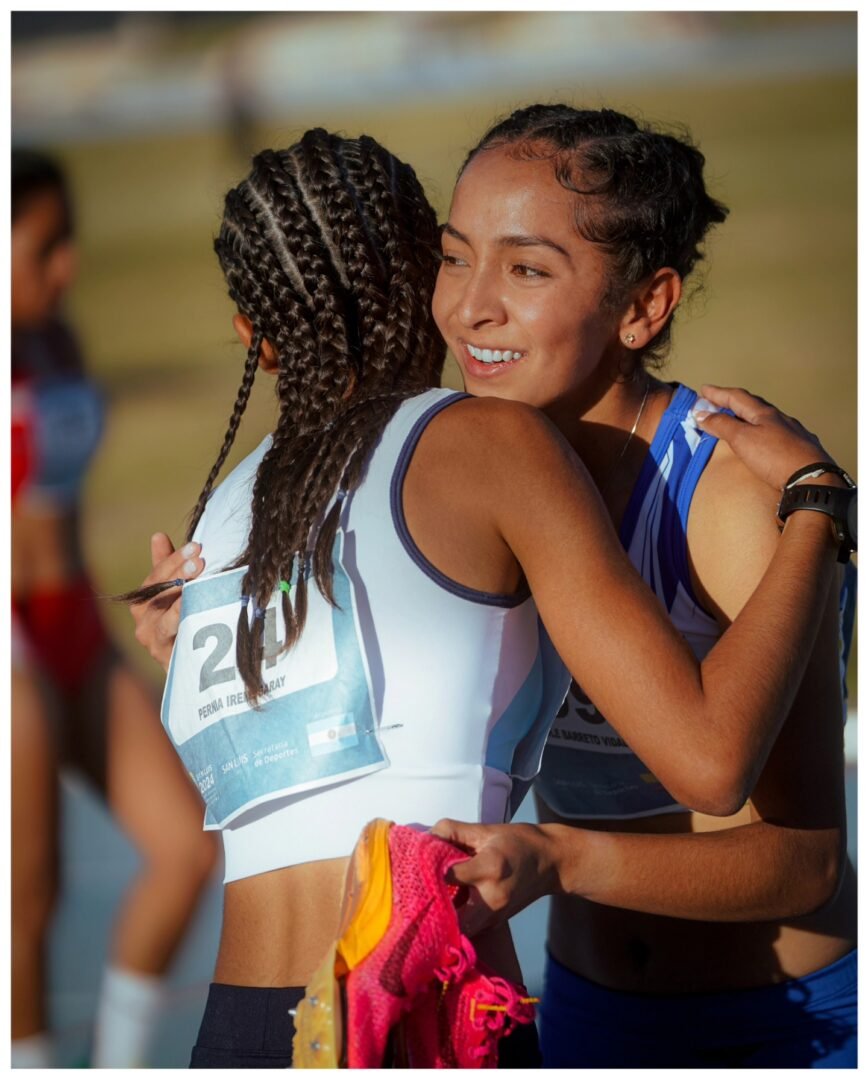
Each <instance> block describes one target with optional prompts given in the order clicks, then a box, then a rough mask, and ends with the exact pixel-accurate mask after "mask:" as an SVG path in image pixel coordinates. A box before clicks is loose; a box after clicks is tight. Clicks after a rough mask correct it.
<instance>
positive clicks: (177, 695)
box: [162, 560, 389, 829]
mask: <svg viewBox="0 0 868 1080" xmlns="http://www.w3.org/2000/svg"><path fill="white" fill-rule="evenodd" d="M243 578H244V569H243V568H242V569H238V570H227V571H225V572H223V573H222V574H215V575H213V576H212V577H206V578H201V579H199V580H196V581H191V582H189V583H188V584H187V585H185V586H184V591H183V594H182V599H181V623H180V626H179V628H178V636H177V639H176V641H175V648H174V651H173V653H172V660H171V664H170V666H169V674H168V679H167V681H166V688H165V691H164V694H163V705H162V720H163V726H164V727H165V729H166V731H167V733H168V735H169V737H170V738H171V740H172V743H173V744H174V746H175V749H176V750H177V752H178V754H179V755H180V757H181V759H182V760H183V762H184V765H185V767H186V769H187V772H188V773H189V774H190V776H191V778H192V780H193V782H194V783H195V784H196V786H197V787H198V789H199V791H200V793H201V795H202V798H203V799H204V800H205V806H206V812H205V828H206V829H219V828H222V827H223V826H225V825H227V824H228V823H229V822H230V821H232V820H233V819H234V818H236V817H237V816H238V815H239V814H241V813H243V812H244V811H245V810H248V809H250V808H252V807H254V806H257V805H259V804H261V803H264V802H267V801H269V800H271V799H277V798H280V797H281V796H285V795H291V794H294V793H297V792H302V791H311V790H313V789H315V788H319V787H324V786H325V785H327V784H334V783H338V782H340V781H345V780H350V779H353V778H354V777H358V776H364V775H366V774H367V773H370V772H373V771H375V770H377V769H382V768H384V767H385V766H387V765H388V764H389V762H388V759H387V757H386V754H385V752H384V750H383V747H382V744H381V742H380V739H379V736H378V734H377V730H376V721H375V713H374V705H373V693H372V690H371V682H370V675H369V672H368V668H367V663H366V659H365V655H364V650H363V647H362V644H361V634H360V632H359V628H358V621H357V613H356V606H355V599H354V596H353V589H352V585H351V583H350V581H349V578H348V577H347V575H346V572H345V570H344V569H343V566H342V565H341V564H340V562H339V561H338V560H335V573H334V594H335V600H336V601H337V605H338V606H337V607H334V608H333V607H332V606H331V605H330V604H329V603H328V602H327V601H326V600H325V599H324V598H323V596H322V595H321V593H320V591H319V589H317V588H316V586H315V584H314V583H313V582H312V581H309V582H308V594H307V595H308V611H307V621H306V623H305V628H304V632H303V634H302V636H301V639H300V640H299V641H298V642H297V643H296V644H295V645H294V646H293V647H292V648H291V649H290V650H289V651H288V652H281V648H282V645H283V640H284V622H283V616H282V611H281V602H280V592H279V591H278V592H275V593H274V595H273V596H272V598H271V600H270V602H269V604H268V607H267V609H266V614H265V621H264V651H265V658H264V660H263V665H262V677H263V681H264V683H265V685H266V686H267V688H268V693H267V695H265V696H264V697H263V698H261V699H260V705H259V707H258V708H255V709H254V708H253V707H252V706H251V704H250V702H249V701H248V699H247V693H246V690H245V687H244V682H243V680H242V679H241V677H240V675H239V674H238V669H237V667H236V663H235V638H236V629H237V624H238V615H239V611H240V607H241V582H242V580H243Z"/></svg>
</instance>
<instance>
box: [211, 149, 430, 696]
mask: <svg viewBox="0 0 868 1080" xmlns="http://www.w3.org/2000/svg"><path fill="white" fill-rule="evenodd" d="M437 241H438V234H437V222H436V216H435V214H434V211H433V210H432V209H431V207H430V205H429V204H428V202H427V200H426V199H425V195H424V192H423V191H422V188H421V186H420V185H419V182H418V180H417V179H416V176H415V174H414V173H413V171H412V169H410V168H409V167H408V166H406V165H404V164H403V163H402V162H399V161H398V160H397V159H396V158H393V156H392V155H390V154H389V153H388V152H387V151H386V150H384V149H383V148H382V147H381V146H379V144H378V143H376V142H375V141H374V140H373V139H368V138H365V137H363V138H361V139H342V138H339V137H338V136H335V135H330V134H329V133H328V132H325V131H323V130H322V129H314V130H312V131H309V132H307V133H306V134H305V135H304V136H303V137H302V139H301V140H300V141H299V142H298V143H297V144H295V145H294V146H292V147H290V148H288V149H287V150H283V151H271V150H267V151H264V152H263V153H261V154H258V155H257V156H256V157H255V158H254V160H253V168H252V170H251V173H250V175H249V176H248V177H247V179H246V180H245V181H243V182H242V183H241V184H239V185H238V187H236V188H235V189H233V191H231V192H230V193H229V194H228V195H227V198H226V206H225V212H224V220H223V224H222V226H221V229H220V235H219V236H218V240H217V241H216V242H215V249H216V251H217V255H218V257H219V259H220V263H221V266H222V267H223V271H224V275H225V277H226V281H227V286H228V288H229V293H230V296H231V298H232V299H233V300H234V302H235V303H236V305H237V307H238V310H239V311H240V312H241V313H242V314H243V315H245V316H246V317H247V318H248V319H250V321H251V323H252V325H253V326H254V328H255V330H256V333H257V334H259V335H261V337H262V339H263V340H267V341H268V342H269V344H270V345H271V346H272V348H273V349H274V351H275V354H276V356H277V367H278V370H277V395H278V400H279V405H280V410H279V415H278V420H277V424H276V427H275V430H274V433H273V437H272V443H271V446H270V447H269V449H268V450H267V452H266V454H265V455H264V457H263V459H262V461H261V462H260V465H259V468H258V470H257V474H256V478H255V480H254V484H253V491H252V498H251V528H250V535H249V538H248V542H247V546H246V548H245V550H244V551H243V552H242V553H241V554H240V556H239V558H238V560H237V563H236V565H237V566H239V567H246V572H245V574H244V579H243V582H242V593H243V594H244V595H245V596H247V597H249V598H250V607H252V609H253V610H254V612H255V611H257V610H259V611H263V610H264V609H265V607H266V605H267V604H268V602H269V601H270V599H271V597H272V595H273V594H274V591H275V590H276V589H277V587H278V584H279V582H280V581H281V580H283V581H290V580H291V581H292V582H293V585H292V591H291V593H290V592H289V591H286V590H284V591H282V592H281V605H282V609H283V614H284V622H285V625H286V637H285V640H284V643H283V648H284V649H287V648H290V647H291V646H292V645H293V644H294V643H295V641H297V640H298V637H299V635H300V634H301V632H302V630H303V629H304V624H305V619H306V613H307V599H308V597H307V589H308V582H307V575H308V573H310V574H312V576H313V579H314V582H315V584H316V587H317V588H318V589H319V590H320V592H321V593H322V595H323V596H324V597H325V598H326V599H327V600H328V601H329V602H330V603H334V593H333V575H334V567H333V563H332V550H333V546H334V540H335V536H336V533H337V528H338V524H339V516H340V507H341V502H342V500H341V499H340V498H336V496H337V495H338V493H339V492H351V491H353V490H354V489H355V488H356V487H357V486H358V484H359V482H360V480H361V477H362V475H363V473H364V466H365V463H366V461H367V459H368V457H369V456H370V452H371V450H372V449H373V447H374V445H375V443H376V442H377V440H378V439H379V437H380V435H381V433H382V431H383V428H384V427H385V426H386V424H387V423H388V421H389V420H390V419H391V417H392V416H393V415H394V412H395V410H396V409H397V408H398V406H399V405H400V403H401V401H403V400H405V399H406V398H407V397H410V396H412V395H413V394H415V393H418V392H419V391H420V390H422V389H426V388H428V387H431V386H436V385H438V384H439V381H440V375H441V372H442V366H443V360H444V355H445V346H444V345H443V343H442V342H441V341H440V340H439V337H438V335H437V334H436V329H435V327H434V323H433V317H432V315H431V310H430V302H431V296H432V294H433V287H434V279H435V277H436V270H437V257H436V250H437ZM233 415H234V414H233ZM224 458H225V455H224ZM221 465H222V460H219V459H218V463H217V465H216V467H217V468H218V469H219V467H220V466H221ZM206 498H207V495H206ZM330 503H332V505H331V506H330V505H329V504H330ZM236 654H237V663H238V670H239V673H240V674H241V676H242V678H243V679H244V683H245V686H246V688H247V691H248V695H249V697H250V699H251V700H252V701H253V702H256V701H257V700H258V699H259V697H260V696H261V694H262V693H263V691H264V687H263V682H262V661H263V625H262V619H261V618H258V619H257V618H256V617H254V618H253V619H252V620H251V619H250V616H249V611H248V609H247V608H245V609H244V610H242V611H241V612H240V614H239V620H238V634H237V644H236Z"/></svg>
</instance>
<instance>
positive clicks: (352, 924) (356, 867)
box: [335, 818, 392, 976]
mask: <svg viewBox="0 0 868 1080" xmlns="http://www.w3.org/2000/svg"><path fill="white" fill-rule="evenodd" d="M391 827H392V822H391V821H385V820H384V819H383V818H376V819H375V820H374V821H371V822H369V823H368V824H367V825H366V826H365V828H364V831H363V832H362V836H361V839H360V840H359V842H358V844H357V845H356V850H355V853H354V855H353V858H352V860H351V862H350V869H349V872H348V875H347V884H346V885H345V887H344V925H343V926H342V927H341V936H340V938H339V940H338V945H337V964H336V967H335V974H337V975H339V976H340V975H342V974H346V972H349V971H352V970H353V968H354V967H356V966H357V965H358V964H360V963H361V962H362V961H363V960H364V959H365V957H366V956H368V955H369V954H370V953H371V952H372V951H373V949H374V947H375V946H376V945H377V944H378V943H379V942H380V941H381V940H382V938H383V935H384V934H385V933H386V930H387V928H388V926H389V923H390V922H391V920H392V863H391V860H390V859H389V830H390V829H391ZM342 966H343V970H341V969H342Z"/></svg>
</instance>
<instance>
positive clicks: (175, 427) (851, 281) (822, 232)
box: [53, 75, 856, 688]
mask: <svg viewBox="0 0 868 1080" xmlns="http://www.w3.org/2000/svg"><path fill="white" fill-rule="evenodd" d="M531 100H569V101H571V102H572V103H574V104H579V103H582V104H587V105H592V106H599V105H603V104H606V105H610V106H612V107H615V108H620V109H623V110H624V111H627V112H630V113H632V114H634V115H635V114H639V115H642V116H644V117H645V118H647V119H651V120H657V121H660V122H663V123H666V124H685V125H687V127H688V128H689V129H690V130H691V132H692V134H693V136H694V138H695V139H696V141H697V142H698V143H699V145H700V147H701V149H702V151H703V152H704V153H705V155H706V158H707V162H708V165H707V175H708V180H709V186H710V188H711V190H712V193H713V194H714V195H715V196H717V197H718V198H720V199H722V200H723V201H724V202H725V203H726V204H727V205H728V206H729V207H730V209H731V217H730V219H729V221H728V222H727V223H726V224H725V225H724V226H722V227H721V228H719V229H718V230H717V232H716V233H715V234H713V235H712V239H711V243H710V245H709V258H708V260H707V262H706V264H705V267H704V270H703V272H702V275H701V276H702V288H701V289H700V291H699V293H698V295H697V296H695V297H694V298H693V299H692V300H691V301H690V302H689V303H688V304H687V305H686V308H685V310H683V311H681V312H680V314H679V317H678V320H677V322H676V327H675V331H674V335H673V336H674V348H673V352H672V357H671V361H670V364H669V367H668V373H669V377H671V378H679V379H682V380H684V381H686V382H689V383H691V384H693V385H697V384H699V383H701V382H703V381H714V382H718V383H722V384H737V385H746V386H748V387H750V388H751V389H753V390H755V391H756V392H758V393H761V394H763V395H764V396H767V397H769V398H770V399H771V400H773V401H775V402H777V403H779V404H780V405H782V406H783V407H784V408H785V409H786V410H787V411H788V412H791V413H793V414H795V415H797V416H799V417H800V418H801V419H802V420H803V421H804V422H805V423H806V424H807V425H808V426H809V427H810V428H812V429H813V430H816V431H817V432H818V433H819V434H820V435H821V437H822V438H823V440H824V442H825V443H826V445H827V446H828V449H829V450H830V451H831V452H832V453H833V454H834V455H836V456H837V457H839V458H840V460H841V461H843V462H845V463H846V464H847V465H848V466H853V467H854V468H855V463H856V79H855V76H851V75H836V76H824V77H811V78H797V77H795V76H794V77H792V78H789V79H777V80H775V81H755V82H751V83H747V82H744V83H737V84H729V83H724V82H715V81H708V82H704V83H702V84H701V85H693V86H686V85H684V84H681V83H679V84H677V85H675V84H673V85H671V86H661V85H654V86H644V85H641V84H639V83H635V84H630V85H626V84H625V85H624V86H622V87H619V88H615V89H613V90H612V91H610V92H607V93H606V94H605V95H602V94H601V93H600V92H599V91H597V90H594V89H591V88H587V87H583V86H582V85H581V84H580V83H579V84H574V85H572V86H571V87H570V88H569V89H568V90H567V89H565V88H564V87H563V86H561V87H552V88H550V89H548V90H547V89H545V88H543V89H542V90H541V89H540V88H539V87H537V88H535V89H534V90H533V91H531V92H527V93H523V94H521V96H520V97H519V96H516V97H515V98H507V97H504V96H498V97H491V98H490V99H489V100H483V99H480V98H478V97H476V98H474V99H473V101H463V100H457V101H456V100H448V101H440V102H436V103H431V104H428V105H426V106H425V107H418V106H415V105H414V106H413V107H412V108H401V107H399V106H394V107H392V108H389V109H388V110H385V109H384V110H382V111H380V112H377V111H374V110H371V109H365V110H364V111H363V112H362V111H357V112H354V111H352V110H344V111H341V112H336V111H335V110H320V111H317V112H316V113H313V112H301V111H300V112H298V114H296V115H293V116H292V117H288V118H287V120H286V122H285V123H282V124H271V125H267V126H264V125H263V126H260V127H259V128H258V129H257V130H256V132H255V133H254V135H253V137H252V142H253V144H254V145H262V146H265V145H285V144H287V143H288V142H291V141H292V140H293V139H294V138H295V137H296V136H297V135H298V134H299V133H300V132H301V131H303V130H304V129H305V128H307V127H309V126H314V125H322V126H325V127H328V128H332V129H335V130H339V131H345V132H347V133H349V134H357V133H359V132H361V131H366V132H368V133H369V134H372V135H374V136H375V137H377V138H378V139H380V140H381V141H382V142H384V143H385V144H386V145H387V146H388V147H389V148H390V149H391V150H393V151H395V152H396V153H398V154H399V155H400V156H401V157H403V158H405V159H406V160H408V161H410V162H411V163H412V164H413V165H414V166H415V168H416V170H417V172H418V174H419V176H420V178H421V179H422V180H423V182H424V183H425V186H426V190H427V191H428V193H429V196H430V198H431V200H432V202H433V203H434V204H435V206H436V208H437V210H438V212H439V213H440V214H441V215H443V216H445V214H446V212H447V210H448V200H449V194H450V191H451V187H452V182H453V179H454V176H455V173H456V171H457V169H458V167H459V165H460V163H461V160H462V158H463V156H464V153H465V152H466V151H467V150H468V149H469V148H470V147H471V146H472V145H473V143H474V141H475V140H476V138H477V137H478V136H479V135H480V134H481V133H482V132H483V131H484V130H485V128H486V127H487V126H488V124H489V123H490V122H491V120H492V118H493V117H494V116H496V115H499V114H502V113H506V112H508V111H510V110H511V109H512V108H514V107H515V106H517V105H519V104H523V103H527V102H528V101H531ZM53 149H55V150H56V151H57V152H58V153H59V154H60V156H61V157H62V158H63V160H64V161H65V162H66V164H67V165H68V167H69V170H70V174H71V177H72V181H73V185H74V189H75V193H76V198H77V205H78V216H79V224H80V237H81V256H82V267H81V275H80V279H79V282H78V284H77V286H76V288H75V291H74V295H73V297H72V299H71V312H72V316H73V319H74V321H75V323H76V325H77V326H78V328H79V330H80V332H81V334H82V338H83V341H84V344H85V348H86V350H87V354H88V357H89V361H90V364H91V367H92V369H93V371H94V373H95V374H96V375H97V377H98V378H99V379H100V380H101V381H102V382H103V384H104V385H105V386H106V387H107V389H108V391H109V394H110V398H111V404H112V409H111V417H110V424H109V428H108V433H107V437H106V441H105V444H104V446H103V448H102V451H101V453H100V455H99V457H98V460H97V462H96V464H95V466H94V468H93V470H92V473H91V476H90V477H89V481H88V486H87V493H86V514H85V518H84V520H85V529H86V548H87V551H88V555H89V561H90V564H91V566H92V569H93V572H94V577H95V579H96V581H97V584H98V587H99V588H100V590H101V591H103V592H106V593H108V592H114V591H119V590H121V589H125V588H128V587H130V586H131V585H132V584H135V583H137V582H139V581H140V580H141V578H142V576H143V574H144V572H145V571H146V569H147V567H148V537H149V535H150V533H151V532H152V531H154V530H155V529H157V528H163V529H167V530H169V531H170V532H171V534H172V536H173V538H175V539H176V540H177V539H179V538H180V537H181V535H182V533H183V526H184V518H185V515H186V513H187V511H188V510H189V508H190V507H191V506H192V505H193V503H194V502H195V500H196V497H197V495H198V492H199V489H200V486H201V483H202V481H203V480H204V477H205V475H206V474H207V471H208V469H209V468H210V465H211V462H212V460H213V458H214V456H215V454H216V451H217V449H218V447H219V445H220V442H221V440H222V437H223V432H224V429H225V423H226V420H227V418H228V416H229V413H230V411H231V408H232V404H233V402H234V398H235V393H236V389H237V384H238V380H239V378H240V372H241V365H242V360H243V356H242V351H241V348H240V346H238V345H237V344H236V343H235V342H234V337H233V333H232V328H231V325H230V318H231V315H232V308H231V305H230V303H229V301H228V299H227V298H226V296H225V290H224V286H223V283H222V279H221V276H220V273H219V270H218V267H217V263H216V259H215V258H214V255H213V252H212V249H211V240H212V238H213V235H214V234H215V232H216V229H217V226H218V222H219V214H220V206H221V199H222V194H223V192H224V191H225V190H226V188H227V187H228V186H229V185H230V184H231V183H233V182H234V181H235V180H237V179H238V178H239V177H240V176H241V175H243V173H244V171H245V168H246V166H245V162H243V161H241V160H239V159H238V158H237V157H235V155H234V153H233V151H232V149H231V144H230V141H229V138H228V135H226V136H224V135H223V133H221V132H219V131H218V132H200V133H196V134H190V135H183V136H181V135H166V136H163V137H147V138H136V139H132V138H130V139H115V140H113V141H105V142H98V141H95V142H87V143H85V142H79V143H75V144H68V145H59V146H55V147H54V148H53ZM446 381H447V383H448V384H449V385H457V373H456V370H455V368H454V365H452V366H450V367H449V368H448V370H447V377H446ZM272 416H273V402H272V398H271V395H270V391H269V387H268V386H267V385H265V384H264V380H263V382H262V384H261V385H259V386H258V387H257V388H256V389H255V391H254V395H253V399H252V401H251V405H250V408H249V412H248V416H247V417H246V419H245V421H244V423H243V424H242V428H241V432H240V436H239V440H238V446H237V451H236V452H235V453H234V454H233V458H232V460H237V458H238V457H239V456H240V455H241V454H243V453H246V452H247V451H248V450H249V449H250V448H251V447H252V446H253V445H255V444H256V443H257V442H258V441H259V439H260V438H261V437H262V436H263V435H264V434H265V432H266V431H267V430H268V429H269V426H270V423H271V419H272ZM109 617H110V619H111V621H112V623H113V625H114V626H115V627H116V629H117V631H118V634H119V636H120V637H121V638H122V639H123V640H124V641H125V642H126V643H127V645H128V646H131V642H132V637H131V632H130V626H129V619H128V617H127V615H126V613H125V612H123V611H119V610H117V609H113V610H112V611H110V613H109ZM130 651H131V655H132V657H133V660H134V662H135V663H136V664H137V665H138V666H140V667H141V668H142V669H143V670H145V671H147V672H149V673H150V674H152V675H153V674H155V673H154V672H153V671H152V669H151V666H150V662H149V661H148V660H147V658H146V657H143V656H140V655H139V653H140V652H141V650H138V649H136V648H135V646H134V645H133V646H131V648H130ZM854 688H855V687H854Z"/></svg>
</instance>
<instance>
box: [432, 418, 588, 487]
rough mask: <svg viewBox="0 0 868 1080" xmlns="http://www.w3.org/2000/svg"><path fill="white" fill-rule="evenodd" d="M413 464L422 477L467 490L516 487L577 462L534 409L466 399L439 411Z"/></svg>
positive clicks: (553, 429) (564, 441) (568, 447)
mask: <svg viewBox="0 0 868 1080" xmlns="http://www.w3.org/2000/svg"><path fill="white" fill-rule="evenodd" d="M416 458H417V459H418V462H419V464H420V466H421V467H422V468H424V469H425V471H429V470H430V471H431V473H432V476H433V475H436V474H437V473H443V474H448V475H449V476H451V477H452V479H453V480H454V479H455V476H456V471H455V470H456V468H458V467H460V469H461V472H462V474H464V475H465V479H466V482H467V483H468V484H469V485H470V486H471V487H472V486H478V485H480V484H483V485H492V484H493V485H495V487H500V486H501V485H502V483H504V482H509V483H513V484H514V483H519V482H520V481H521V478H522V477H528V478H530V477H533V476H538V475H539V474H540V473H545V472H546V471H551V470H552V468H555V469H557V467H558V464H557V463H558V459H560V461H561V462H570V463H571V464H573V463H575V464H577V463H578V458H577V457H576V456H575V454H574V452H573V450H572V449H571V448H570V446H569V444H568V443H567V441H566V440H565V439H564V438H563V436H562V435H561V433H560V432H559V431H558V429H557V428H556V427H555V425H554V424H553V423H552V422H551V421H550V420H549V419H548V417H547V416H545V415H544V414H543V413H542V412H540V411H539V409H536V408H534V407H533V406H532V405H526V404H524V403H523V402H519V401H505V400H503V399H501V398H474V397H468V398H464V399H463V400H461V401H457V402H455V404H454V405H451V406H450V407H449V408H448V409H443V410H442V411H441V412H439V413H438V414H437V416H435V417H434V418H433V419H432V421H431V422H430V424H429V425H428V426H427V427H426V429H425V432H424V433H423V436H422V438H421V439H420V441H419V444H418V448H417V451H416Z"/></svg>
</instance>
